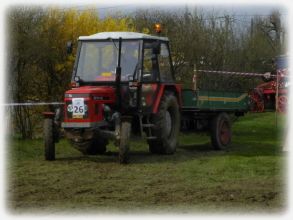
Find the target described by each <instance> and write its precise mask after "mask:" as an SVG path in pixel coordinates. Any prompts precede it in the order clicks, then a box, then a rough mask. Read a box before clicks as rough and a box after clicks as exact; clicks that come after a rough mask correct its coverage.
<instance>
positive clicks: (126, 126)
mask: <svg viewBox="0 0 293 220" xmlns="http://www.w3.org/2000/svg"><path fill="white" fill-rule="evenodd" d="M130 133H131V123H130V122H129V121H122V122H121V125H120V140H119V146H118V147H119V162H120V163H121V164H126V163H128V162H129V144H128V141H129V138H130Z"/></svg>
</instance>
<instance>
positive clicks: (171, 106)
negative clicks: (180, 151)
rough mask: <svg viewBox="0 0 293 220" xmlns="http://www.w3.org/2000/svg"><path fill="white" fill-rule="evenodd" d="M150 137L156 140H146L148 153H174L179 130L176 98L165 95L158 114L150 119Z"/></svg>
mask: <svg viewBox="0 0 293 220" xmlns="http://www.w3.org/2000/svg"><path fill="white" fill-rule="evenodd" d="M151 123H152V124H154V127H153V128H152V135H153V136H155V137H156V139H152V140H148V144H149V151H150V152H151V153H156V154H173V153H174V152H175V151H176V146H177V141H178V134H179V129H180V113H179V106H178V102H177V98H176V97H175V96H174V95H172V94H165V95H164V96H163V98H162V100H161V104H160V107H159V110H158V112H157V113H156V114H155V115H154V116H153V117H152V119H151Z"/></svg>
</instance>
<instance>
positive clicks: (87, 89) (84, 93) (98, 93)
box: [65, 86, 116, 101]
mask: <svg viewBox="0 0 293 220" xmlns="http://www.w3.org/2000/svg"><path fill="white" fill-rule="evenodd" d="M74 97H89V98H93V99H94V100H108V101H110V100H111V101H114V100H115V98H116V96H115V89H114V88H113V87H111V86H99V87H97V86H81V87H77V88H72V89H70V90H68V91H66V93H65V98H74Z"/></svg>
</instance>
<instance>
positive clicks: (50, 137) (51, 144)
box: [44, 118, 55, 161]
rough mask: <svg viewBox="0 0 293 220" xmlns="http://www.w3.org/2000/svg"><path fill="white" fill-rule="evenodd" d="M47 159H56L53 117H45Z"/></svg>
mask: <svg viewBox="0 0 293 220" xmlns="http://www.w3.org/2000/svg"><path fill="white" fill-rule="evenodd" d="M44 141H45V159H46V160H50V161H51V160H55V141H54V122H53V119H52V118H45V119H44Z"/></svg>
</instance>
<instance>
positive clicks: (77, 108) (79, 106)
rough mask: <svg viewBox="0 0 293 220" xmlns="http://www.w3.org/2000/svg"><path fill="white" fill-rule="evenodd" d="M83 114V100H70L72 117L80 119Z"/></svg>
mask: <svg viewBox="0 0 293 220" xmlns="http://www.w3.org/2000/svg"><path fill="white" fill-rule="evenodd" d="M84 114H85V106H84V98H73V99H72V117H73V118H82V117H83V116H84Z"/></svg>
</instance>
